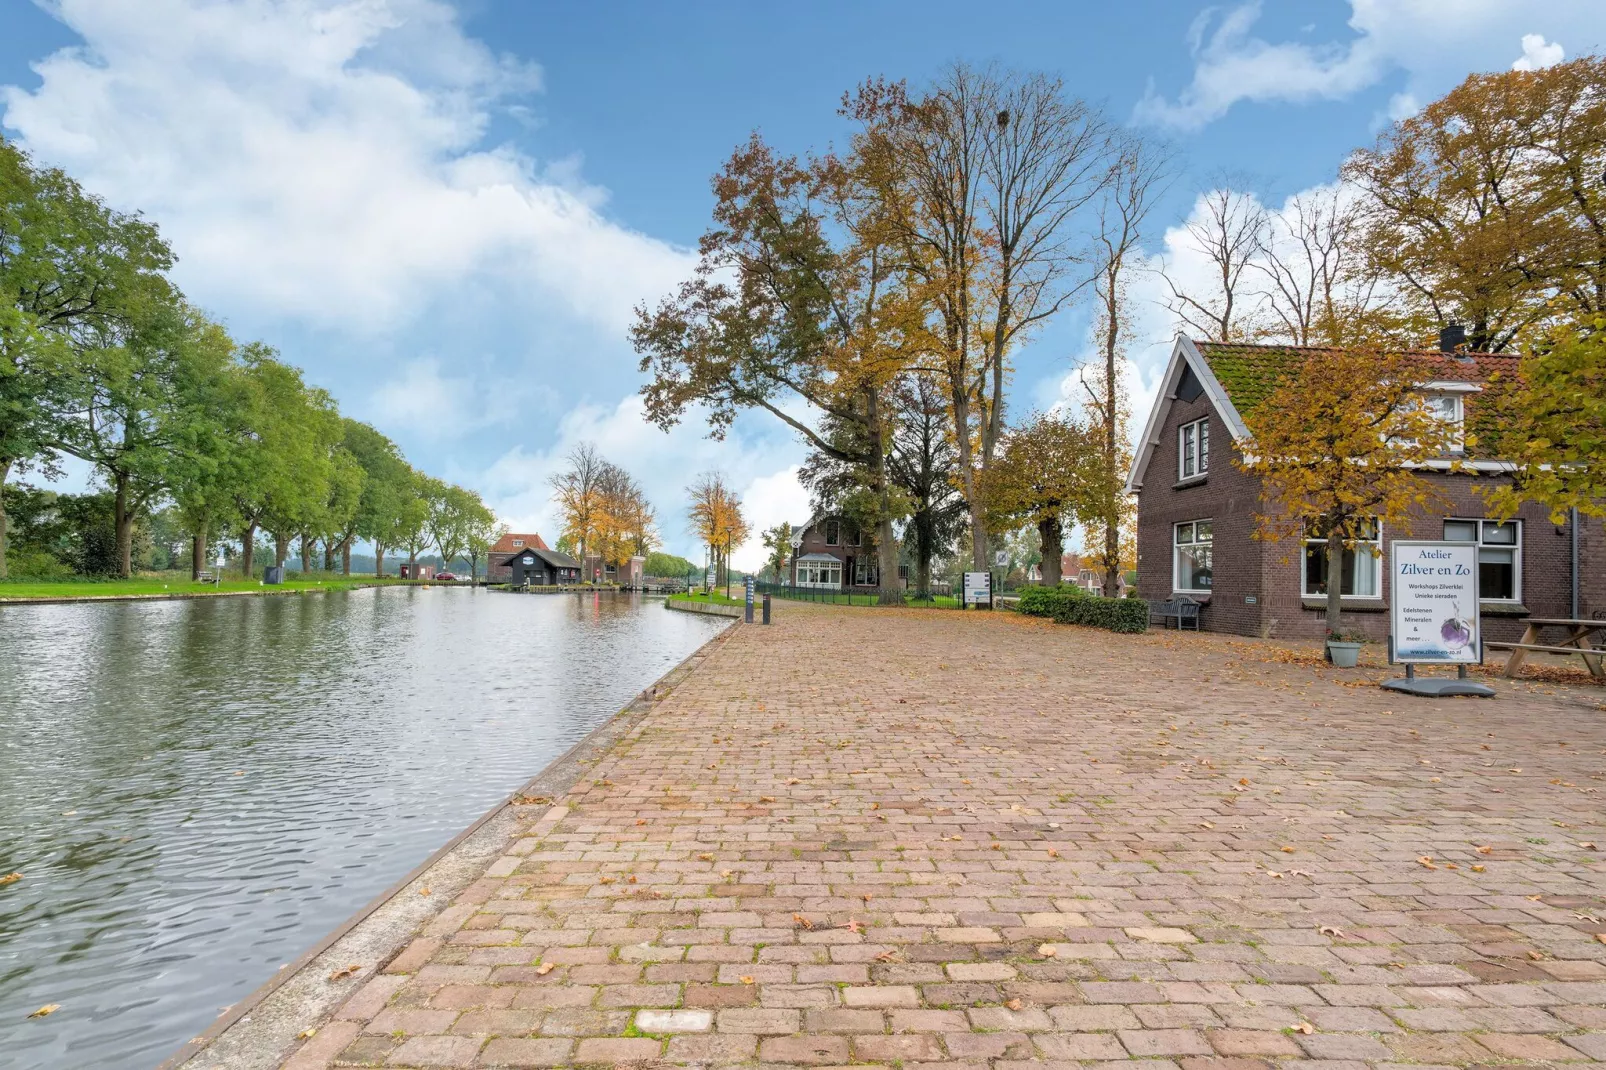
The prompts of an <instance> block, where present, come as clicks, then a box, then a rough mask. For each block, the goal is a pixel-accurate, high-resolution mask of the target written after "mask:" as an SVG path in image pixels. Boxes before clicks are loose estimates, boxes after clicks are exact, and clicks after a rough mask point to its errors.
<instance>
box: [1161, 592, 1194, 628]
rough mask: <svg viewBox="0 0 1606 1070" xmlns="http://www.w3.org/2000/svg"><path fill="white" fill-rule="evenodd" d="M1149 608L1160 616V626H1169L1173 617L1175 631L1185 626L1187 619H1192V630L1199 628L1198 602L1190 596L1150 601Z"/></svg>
mask: <svg viewBox="0 0 1606 1070" xmlns="http://www.w3.org/2000/svg"><path fill="white" fill-rule="evenodd" d="M1149 608H1150V610H1151V611H1152V612H1153V613H1154V615H1155V616H1157V617H1159V618H1160V624H1161V626H1162V627H1165V628H1169V627H1171V624H1170V621H1171V620H1172V619H1175V620H1176V622H1177V631H1179V632H1180V631H1182V630H1183V629H1184V628H1186V627H1187V626H1188V625H1187V622H1188V621H1190V620H1191V621H1193V630H1194V631H1198V630H1199V603H1198V602H1195V601H1194V600H1193V599H1191V598H1170V599H1167V600H1165V601H1163V602H1150V603H1149Z"/></svg>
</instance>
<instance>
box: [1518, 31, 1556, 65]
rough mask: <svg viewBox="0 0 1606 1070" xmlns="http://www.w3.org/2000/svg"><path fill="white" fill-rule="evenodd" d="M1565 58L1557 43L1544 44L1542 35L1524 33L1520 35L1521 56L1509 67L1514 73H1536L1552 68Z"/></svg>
mask: <svg viewBox="0 0 1606 1070" xmlns="http://www.w3.org/2000/svg"><path fill="white" fill-rule="evenodd" d="M1565 56H1566V53H1565V52H1563V51H1562V47H1561V45H1560V44H1559V43H1558V42H1555V41H1551V42H1550V43H1548V44H1547V43H1546V42H1545V35H1544V34H1542V33H1525V34H1523V35H1522V55H1521V56H1519V57H1518V58H1517V61H1516V62H1515V63H1513V64H1512V65H1511V69H1512V70H1514V71H1538V70H1543V69H1544V68H1546V67H1554V66H1555V65H1556V64H1558V63H1560V62H1561V61H1562V59H1563V58H1564V57H1565Z"/></svg>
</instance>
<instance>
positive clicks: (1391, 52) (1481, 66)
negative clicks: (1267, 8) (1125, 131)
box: [1134, 0, 1606, 130]
mask: <svg viewBox="0 0 1606 1070" xmlns="http://www.w3.org/2000/svg"><path fill="white" fill-rule="evenodd" d="M1260 13H1261V5H1260V3H1259V2H1258V0H1251V2H1249V3H1243V4H1240V5H1239V6H1237V7H1234V8H1232V9H1230V10H1228V11H1227V12H1226V13H1225V14H1222V15H1221V16H1220V18H1219V21H1216V14H1215V9H1208V10H1207V12H1206V13H1205V14H1204V15H1201V16H1200V18H1199V19H1196V20H1195V21H1194V23H1193V24H1192V25H1191V26H1190V27H1189V30H1188V32H1187V35H1186V40H1187V41H1188V43H1189V47H1190V51H1191V53H1192V55H1193V57H1194V71H1193V77H1192V80H1191V81H1190V82H1189V84H1188V85H1186V86H1185V87H1183V89H1182V90H1181V91H1180V92H1179V93H1178V94H1177V96H1176V98H1175V99H1174V100H1170V99H1167V98H1165V97H1164V96H1162V95H1160V94H1159V93H1158V92H1157V91H1156V90H1155V89H1154V88H1153V87H1152V86H1151V88H1150V90H1149V92H1148V94H1147V95H1146V96H1145V97H1144V99H1143V100H1142V101H1140V102H1139V104H1138V106H1137V108H1136V110H1135V112H1134V118H1135V119H1137V120H1138V121H1140V122H1145V123H1152V124H1154V125H1160V126H1169V127H1173V128H1176V129H1179V130H1198V129H1200V128H1201V127H1203V126H1205V125H1206V124H1208V123H1210V122H1211V121H1213V120H1215V119H1219V118H1221V117H1222V116H1223V115H1225V114H1226V113H1227V112H1228V110H1229V109H1231V108H1232V107H1233V106H1234V105H1235V104H1238V103H1240V102H1244V101H1250V102H1256V103H1268V102H1272V101H1286V102H1291V103H1306V102H1310V101H1316V100H1341V99H1345V98H1347V97H1350V96H1352V95H1354V94H1355V93H1357V92H1359V91H1361V90H1363V89H1367V88H1370V87H1372V86H1374V85H1377V84H1379V83H1380V82H1382V81H1383V80H1384V79H1385V77H1388V76H1390V75H1394V74H1400V73H1403V75H1404V76H1405V80H1406V87H1405V89H1404V90H1403V91H1401V92H1400V93H1397V94H1396V95H1395V98H1394V101H1393V102H1391V104H1390V108H1389V110H1390V113H1391V115H1400V114H1414V111H1415V108H1416V101H1418V100H1420V99H1425V98H1431V97H1435V96H1438V95H1439V94H1441V93H1443V92H1444V91H1445V90H1446V89H1448V88H1449V87H1450V86H1452V85H1454V84H1455V83H1457V82H1459V81H1460V80H1461V79H1462V78H1464V77H1466V75H1467V74H1468V72H1470V71H1474V70H1498V69H1500V68H1501V67H1503V66H1505V64H1506V63H1507V62H1508V60H1507V59H1506V57H1508V56H1509V55H1510V51H1509V49H1510V47H1511V42H1512V41H1513V40H1516V39H1517V38H1518V36H1521V37H1522V43H1523V58H1522V59H1520V60H1518V61H1517V65H1516V69H1518V70H1531V69H1534V68H1535V67H1537V66H1544V65H1548V64H1549V63H1555V62H1559V61H1560V59H1561V48H1560V46H1559V45H1555V44H1546V43H1545V38H1544V36H1543V35H1542V34H1536V33H1533V32H1532V30H1533V28H1534V27H1533V23H1534V22H1535V21H1541V20H1542V21H1543V22H1544V23H1545V24H1546V25H1547V26H1550V27H1558V28H1562V27H1564V28H1566V33H1567V34H1569V35H1570V36H1572V37H1582V38H1584V39H1586V40H1593V41H1600V40H1601V39H1602V38H1603V37H1606V5H1603V4H1601V3H1599V2H1598V0H1549V2H1548V3H1546V4H1545V5H1543V7H1542V10H1541V9H1539V8H1536V6H1535V5H1532V4H1525V3H1518V2H1514V0H1350V18H1349V27H1350V29H1351V30H1352V31H1354V36H1353V37H1351V38H1349V39H1348V40H1345V41H1329V42H1324V43H1314V44H1307V43H1302V42H1293V41H1280V42H1274V41H1268V40H1266V39H1265V38H1263V37H1260V36H1256V35H1255V34H1254V33H1253V32H1252V31H1253V28H1254V26H1255V24H1256V22H1257V21H1258V19H1259V17H1260ZM1530 42H1531V43H1530ZM1527 63H1532V64H1533V65H1534V66H1533V67H1530V66H1524V64H1527Z"/></svg>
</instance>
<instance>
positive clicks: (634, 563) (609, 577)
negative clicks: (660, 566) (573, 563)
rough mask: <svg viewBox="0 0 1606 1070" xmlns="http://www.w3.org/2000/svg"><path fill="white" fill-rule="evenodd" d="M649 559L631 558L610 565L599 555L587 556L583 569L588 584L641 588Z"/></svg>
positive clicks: (582, 573) (582, 572)
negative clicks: (614, 584) (611, 584)
mask: <svg viewBox="0 0 1606 1070" xmlns="http://www.w3.org/2000/svg"><path fill="white" fill-rule="evenodd" d="M646 571H647V559H646V558H645V557H631V558H627V559H625V560H624V561H622V562H620V563H619V564H617V565H610V564H608V563H607V562H606V561H604V560H603V559H602V558H601V557H600V556H599V555H597V554H587V555H586V558H585V564H584V565H583V567H582V569H581V575H582V576H584V578H585V581H586V582H587V583H617V584H618V585H619V586H621V587H640V586H641V585H642V583H643V582H644V581H645V578H646Z"/></svg>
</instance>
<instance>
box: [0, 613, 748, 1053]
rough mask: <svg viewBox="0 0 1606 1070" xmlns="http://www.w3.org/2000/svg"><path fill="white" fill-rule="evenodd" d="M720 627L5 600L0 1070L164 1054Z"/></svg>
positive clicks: (610, 619) (695, 621) (698, 621)
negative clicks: (0, 1069) (3, 1055)
mask: <svg viewBox="0 0 1606 1070" xmlns="http://www.w3.org/2000/svg"><path fill="white" fill-rule="evenodd" d="M724 624H725V622H723V621H713V620H705V619H703V618H698V617H691V616H687V615H682V614H675V613H666V612H664V610H663V608H662V606H661V605H660V604H659V603H658V602H657V601H656V600H651V599H641V598H639V597H632V596H628V595H606V594H601V593H586V594H576V595H573V596H571V597H570V598H566V599H510V598H497V597H492V596H489V595H488V593H487V592H485V591H483V590H481V591H474V590H470V589H451V588H443V587H435V588H432V589H427V590H426V589H422V588H409V589H404V590H362V591H353V592H346V593H340V592H333V593H330V594H329V595H327V596H325V597H321V598H223V599H206V600H194V601H163V602H118V603H109V604H101V605H41V606H33V607H15V606H13V607H8V608H7V609H6V610H5V611H4V612H3V613H0V694H4V695H6V696H7V699H8V700H7V701H6V702H5V703H3V704H0V782H3V783H5V784H6V786H7V791H6V792H5V794H4V796H3V797H0V857H3V858H4V859H5V864H4V866H3V867H0V868H3V869H5V870H6V871H8V872H10V871H16V872H20V873H22V875H23V876H22V878H21V879H20V880H18V881H15V882H13V883H11V884H9V885H6V886H4V887H0V1043H3V1044H4V1045H5V1049H4V1050H6V1052H7V1059H8V1060H9V1061H8V1065H15V1066H19V1067H27V1068H34V1067H40V1068H43V1067H52V1068H53V1067H61V1066H74V1067H80V1066H82V1067H99V1066H104V1067H126V1066H139V1065H148V1066H149V1065H155V1064H156V1063H158V1062H160V1061H161V1060H162V1059H163V1058H165V1057H167V1056H169V1055H171V1054H172V1052H173V1051H174V1050H176V1049H177V1048H178V1047H179V1046H180V1045H181V1044H182V1043H184V1042H185V1041H186V1040H188V1039H189V1038H190V1037H192V1036H194V1035H196V1034H197V1033H198V1032H200V1031H201V1030H202V1029H204V1028H205V1027H206V1026H207V1024H208V1023H210V1022H211V1021H212V1020H213V1019H215V1018H216V1016H217V1015H218V1013H219V1012H220V1011H221V1010H222V1009H223V1007H225V1006H226V1005H229V1004H231V1003H233V1002H235V1001H237V1000H239V999H240V998H242V997H244V996H245V995H247V994H248V993H249V992H251V991H252V990H253V989H255V988H256V987H257V986H258V985H259V984H261V983H262V982H263V981H264V980H265V979H267V978H269V977H271V976H272V975H273V974H274V972H275V971H276V970H277V969H278V968H279V967H280V966H281V965H283V964H286V963H289V962H292V961H293V960H294V959H295V958H296V956H297V955H298V954H300V953H301V952H302V951H304V950H305V949H306V948H308V947H309V946H311V945H312V944H314V943H315V942H316V941H317V940H318V939H319V938H320V937H322V936H323V935H324V934H326V933H328V932H329V931H330V930H332V929H333V928H334V927H335V926H337V925H338V924H339V923H341V922H342V921H343V920H344V919H345V918H347V917H348V916H350V915H351V914H352V912H353V911H355V910H356V909H357V908H359V907H360V906H361V905H362V904H363V903H364V902H366V901H368V900H370V899H372V898H373V897H374V896H375V895H376V894H377V893H378V892H380V891H381V890H383V889H384V888H385V887H387V886H388V885H390V884H391V883H392V882H393V881H394V880H396V878H397V877H399V876H400V875H402V874H403V873H405V872H407V870H409V869H410V868H412V867H413V866H414V865H416V864H417V863H418V862H419V861H421V860H422V859H424V858H425V857H426V856H428V855H429V854H430V852H431V851H433V850H434V849H435V848H437V847H439V846H440V845H441V844H443V843H445V842H446V841H447V840H449V839H450V838H452V836H453V835H454V834H456V833H457V832H458V831H459V830H461V829H462V828H463V827H464V826H466V825H468V824H469V823H470V822H471V821H472V820H473V819H474V818H475V817H476V816H477V815H479V814H481V813H483V812H485V811H486V809H487V808H488V807H490V806H491V805H492V804H493V803H495V802H496V801H497V800H499V799H502V798H505V797H506V796H507V794H508V793H509V792H510V791H513V790H515V789H517V788H518V787H519V786H520V785H522V784H524V783H525V782H526V781H527V780H528V779H529V777H530V775H531V774H532V773H533V772H534V771H536V770H538V769H541V768H542V767H544V766H546V765H547V764H548V763H549V762H550V761H551V760H552V759H553V758H554V757H556V756H557V755H559V754H561V753H562V752H563V751H565V750H566V749H568V748H569V747H570V746H571V745H572V744H573V743H574V742H575V741H576V740H579V739H581V738H583V737H584V736H585V735H586V734H587V733H588V732H589V731H591V729H592V728H594V727H595V726H596V725H597V724H599V723H602V722H603V721H605V720H606V719H607V718H608V717H609V716H610V715H612V714H613V713H615V712H616V711H617V710H618V709H619V708H620V707H621V706H623V705H625V704H626V703H627V702H628V701H630V699H631V698H632V697H633V696H634V695H635V694H636V693H637V692H638V691H639V690H640V689H641V688H642V687H644V686H646V685H647V684H649V683H651V682H652V681H653V680H655V679H657V678H658V677H659V676H661V675H662V674H663V673H664V672H665V671H666V670H667V669H669V668H670V667H672V666H674V665H675V664H676V663H678V662H679V661H681V660H682V659H683V658H684V657H685V656H686V655H687V654H689V653H690V652H691V651H693V650H696V649H697V648H698V647H700V646H702V645H703V643H704V642H706V641H707V639H708V638H709V637H710V636H712V635H714V634H716V633H717V632H718V631H719V629H720V628H721V627H723V626H724ZM50 1003H56V1004H60V1005H61V1009H60V1010H58V1011H56V1012H55V1013H54V1014H52V1015H50V1016H49V1017H46V1018H41V1019H34V1020H29V1019H27V1017H26V1016H27V1015H28V1014H29V1013H31V1012H32V1011H34V1010H36V1009H37V1008H38V1007H40V1006H41V1005H45V1004H50Z"/></svg>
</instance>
